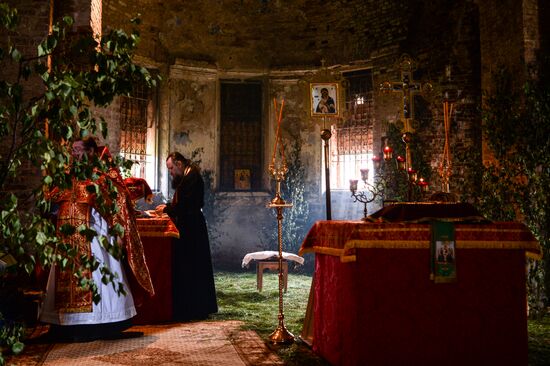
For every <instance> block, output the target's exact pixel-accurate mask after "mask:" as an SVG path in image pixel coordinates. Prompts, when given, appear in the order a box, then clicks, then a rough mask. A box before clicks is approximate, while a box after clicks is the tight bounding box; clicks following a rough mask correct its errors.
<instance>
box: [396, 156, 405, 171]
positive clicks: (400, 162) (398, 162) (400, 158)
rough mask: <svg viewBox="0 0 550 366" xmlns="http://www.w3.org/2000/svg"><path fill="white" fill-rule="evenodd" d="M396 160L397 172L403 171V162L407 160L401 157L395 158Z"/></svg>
mask: <svg viewBox="0 0 550 366" xmlns="http://www.w3.org/2000/svg"><path fill="white" fill-rule="evenodd" d="M396 160H397V168H398V169H399V170H405V162H406V161H407V160H406V159H405V158H404V157H402V156H401V155H399V156H397V158H396Z"/></svg>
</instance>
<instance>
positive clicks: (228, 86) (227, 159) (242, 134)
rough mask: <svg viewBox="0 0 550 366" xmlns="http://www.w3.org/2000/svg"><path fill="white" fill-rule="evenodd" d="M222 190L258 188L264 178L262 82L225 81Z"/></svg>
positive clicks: (222, 84) (221, 96) (222, 95)
mask: <svg viewBox="0 0 550 366" xmlns="http://www.w3.org/2000/svg"><path fill="white" fill-rule="evenodd" d="M220 100H221V130H220V190H222V191H258V190H260V189H261V178H262V146H263V141H262V85H261V83H260V82H259V81H249V82H233V81H222V82H221V94H220Z"/></svg>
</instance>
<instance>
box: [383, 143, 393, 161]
mask: <svg viewBox="0 0 550 366" xmlns="http://www.w3.org/2000/svg"><path fill="white" fill-rule="evenodd" d="M392 152H393V149H392V148H391V147H389V146H385V147H384V160H386V161H388V160H391V158H392Z"/></svg>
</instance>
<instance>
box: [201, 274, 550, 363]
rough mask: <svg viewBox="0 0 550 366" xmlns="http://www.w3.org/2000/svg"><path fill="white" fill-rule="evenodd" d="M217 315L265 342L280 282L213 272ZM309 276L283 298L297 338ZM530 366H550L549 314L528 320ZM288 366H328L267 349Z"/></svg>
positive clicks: (293, 282)
mask: <svg viewBox="0 0 550 366" xmlns="http://www.w3.org/2000/svg"><path fill="white" fill-rule="evenodd" d="M215 280H216V290H217V294H218V304H219V308H220V310H219V312H218V314H216V315H214V316H213V317H212V319H214V320H230V319H231V320H241V321H243V322H245V324H246V325H245V326H246V327H247V328H248V329H251V330H254V331H256V332H257V333H258V334H259V335H260V336H261V337H262V338H263V339H265V340H266V341H267V339H268V337H269V335H270V334H271V333H272V332H273V331H274V330H275V329H276V328H277V325H278V314H279V280H278V276H277V274H276V273H273V272H265V273H264V276H263V291H262V292H258V290H257V289H256V273H255V272H240V273H232V272H216V273H215ZM310 286H311V276H307V275H299V274H295V273H292V272H291V273H290V274H289V279H288V289H287V292H286V293H284V296H283V304H284V309H283V310H284V315H285V319H284V322H285V325H286V328H287V329H288V330H289V331H290V332H292V333H293V334H294V335H295V336H298V335H300V333H301V331H302V324H303V322H304V317H305V313H306V306H307V301H308V296H309V289H310ZM528 329H529V366H543V365H546V366H548V365H550V314H549V315H547V316H546V317H544V318H543V319H542V320H530V321H529V322H528ZM270 347H271V348H272V349H273V350H274V351H275V352H276V353H277V354H278V355H279V356H280V357H281V359H283V360H284V361H285V363H286V364H287V365H290V366H298V365H299V366H310V365H320V366H328V363H326V362H325V361H324V360H323V359H321V358H319V357H317V356H316V355H315V354H314V353H313V352H312V351H311V349H310V348H309V347H308V346H307V345H306V344H305V343H302V342H300V341H298V342H295V343H294V344H292V345H290V346H273V345H271V346H270Z"/></svg>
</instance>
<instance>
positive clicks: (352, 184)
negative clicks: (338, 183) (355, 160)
mask: <svg viewBox="0 0 550 366" xmlns="http://www.w3.org/2000/svg"><path fill="white" fill-rule="evenodd" d="M358 182H359V181H358V180H357V179H350V180H349V190H350V191H351V193H355V192H356V191H357V183H358Z"/></svg>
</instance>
